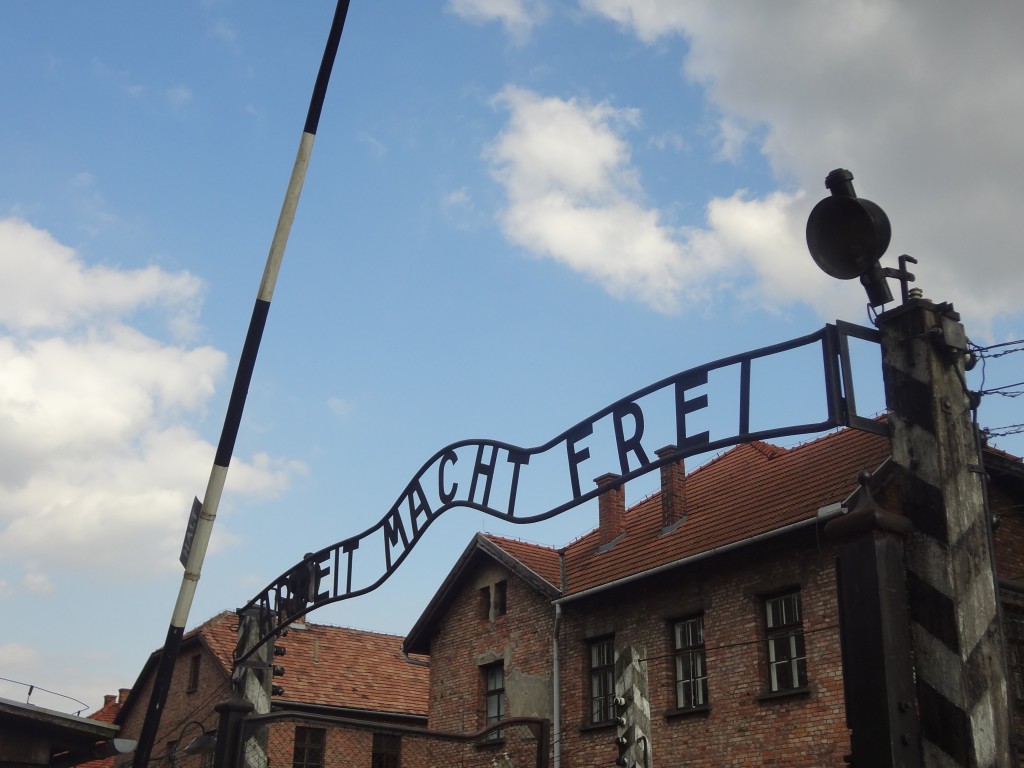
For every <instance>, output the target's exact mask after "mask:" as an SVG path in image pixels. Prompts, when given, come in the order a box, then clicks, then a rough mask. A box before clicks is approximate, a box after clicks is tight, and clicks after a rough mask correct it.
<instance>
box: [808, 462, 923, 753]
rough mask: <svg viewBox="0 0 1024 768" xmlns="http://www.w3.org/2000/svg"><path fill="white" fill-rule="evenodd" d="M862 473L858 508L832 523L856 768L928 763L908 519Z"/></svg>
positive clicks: (828, 528)
mask: <svg viewBox="0 0 1024 768" xmlns="http://www.w3.org/2000/svg"><path fill="white" fill-rule="evenodd" d="M869 482H870V475H869V474H868V473H867V472H866V471H865V472H863V473H862V477H861V485H862V487H861V491H860V493H859V495H858V497H857V501H856V503H855V506H854V507H853V509H851V511H850V512H849V513H848V514H846V515H843V516H841V517H838V518H836V519H835V520H833V521H831V522H830V523H829V524H828V525H827V526H825V532H826V534H827V535H828V536H830V537H831V538H833V539H836V540H837V541H838V542H839V558H838V561H837V563H836V576H837V587H838V592H839V628H840V640H841V645H842V652H843V681H844V689H845V696H846V724H847V726H848V727H849V728H850V732H851V735H850V747H851V751H852V754H853V761H852V763H853V768H860V767H861V766H871V768H921V765H922V763H921V744H920V731H919V726H918V721H917V708H916V707H915V706H914V700H915V698H916V696H915V693H914V669H913V666H912V665H911V663H910V659H911V653H910V622H909V618H908V611H907V597H906V589H905V583H906V568H905V565H904V547H903V540H904V537H905V536H906V535H907V533H908V532H909V531H910V528H911V525H910V522H909V521H908V520H907V518H905V517H903V516H901V515H894V514H892V513H890V512H887V511H886V510H884V509H882V508H881V507H879V506H878V505H877V504H875V502H874V499H873V498H872V494H871V490H870V487H869V485H868V483H869Z"/></svg>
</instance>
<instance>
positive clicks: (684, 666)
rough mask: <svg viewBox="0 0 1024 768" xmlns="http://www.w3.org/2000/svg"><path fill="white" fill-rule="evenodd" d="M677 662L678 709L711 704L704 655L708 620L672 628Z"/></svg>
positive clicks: (686, 621)
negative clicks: (705, 630)
mask: <svg viewBox="0 0 1024 768" xmlns="http://www.w3.org/2000/svg"><path fill="white" fill-rule="evenodd" d="M672 645H673V648H674V650H675V661H676V707H677V708H678V709H694V708H696V707H703V706H705V705H706V704H707V703H708V670H707V663H706V658H705V656H704V617H703V616H693V617H691V618H688V619H683V620H682V621H677V622H675V623H674V624H673V625H672Z"/></svg>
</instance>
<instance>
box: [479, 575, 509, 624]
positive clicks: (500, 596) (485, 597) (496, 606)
mask: <svg viewBox="0 0 1024 768" xmlns="http://www.w3.org/2000/svg"><path fill="white" fill-rule="evenodd" d="M507 612H508V582H507V581H505V580H504V579H502V580H501V581H498V582H495V583H494V584H489V585H488V586H486V587H481V588H480V618H482V619H487V620H488V621H494V620H495V619H496V618H498V617H499V616H504V615H505V614H506V613H507Z"/></svg>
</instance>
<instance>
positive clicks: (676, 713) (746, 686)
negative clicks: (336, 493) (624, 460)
mask: <svg viewBox="0 0 1024 768" xmlns="http://www.w3.org/2000/svg"><path fill="white" fill-rule="evenodd" d="M888 452H889V441H888V440H887V439H886V438H884V437H880V436H877V435H874V434H870V433H867V432H861V431H856V430H843V431H839V432H836V433H833V434H830V435H828V436H826V437H823V438H820V439H818V440H815V441H813V442H809V443H806V444H804V445H801V446H798V447H795V448H790V449H782V448H778V447H775V446H772V445H768V444H766V443H759V442H754V443H748V444H744V445H740V446H738V447H736V448H733V449H732V450H729V451H727V452H726V453H724V454H722V455H720V456H718V457H717V458H715V459H713V460H711V461H710V462H708V463H707V464H705V465H703V466H701V467H700V468H698V469H696V470H695V471H693V472H691V473H690V474H686V473H685V471H684V467H683V465H682V463H681V462H680V463H677V464H670V465H667V466H666V467H664V468H663V469H662V475H661V491H660V492H659V493H655V494H653V495H652V496H650V497H648V498H647V499H644V500H643V501H640V502H639V503H637V504H635V505H633V506H632V507H629V508H627V506H626V503H625V496H624V491H623V490H622V489H613V488H611V487H609V490H608V491H606V492H605V493H603V494H602V495H601V496H600V497H599V525H598V527H597V528H596V529H595V530H593V531H591V532H590V533H587V534H586V535H584V536H582V537H581V538H579V539H577V540H576V541H573V542H572V543H570V544H569V545H568V546H566V547H564V548H561V549H553V548H549V547H543V546H538V545H532V544H526V543H523V542H520V541H514V540H510V539H506V538H501V537H497V536H493V535H487V534H477V535H476V536H475V537H474V538H473V540H472V541H471V542H470V543H469V545H468V547H467V548H466V550H465V551H464V552H463V554H462V555H461V557H460V558H459V559H458V561H457V562H456V564H455V566H454V568H453V569H452V571H451V572H450V573H449V575H448V577H447V579H446V580H445V581H444V583H443V585H442V586H441V588H440V590H439V591H438V592H437V594H436V595H435V596H434V598H433V599H432V600H431V602H430V603H429V605H428V606H427V608H426V610H425V611H424V613H423V614H422V615H421V617H420V618H419V620H418V621H417V622H416V623H415V625H414V626H413V628H412V630H411V631H410V633H409V634H408V636H407V637H406V639H405V643H404V648H405V650H406V651H408V652H414V653H420V654H429V656H430V659H431V668H430V700H429V725H430V727H431V728H446V729H461V730H464V731H472V730H478V729H481V728H483V727H485V726H486V725H488V724H491V723H494V722H496V721H498V720H500V719H502V718H507V717H511V716H516V715H541V716H545V717H550V718H551V719H552V720H553V722H554V729H553V731H554V732H553V748H552V753H553V758H554V759H553V765H554V766H555V768H582V767H583V766H588V767H589V766H599V765H613V764H614V761H615V758H616V757H617V754H618V752H617V749H616V746H615V745H614V743H613V738H614V737H615V735H616V727H615V723H614V719H613V718H614V716H615V714H616V713H615V706H614V702H613V701H612V699H611V696H612V695H613V694H614V693H615V690H614V686H615V678H616V677H617V675H618V674H619V670H616V667H615V665H616V662H617V661H620V662H621V661H622V660H623V659H624V658H626V656H627V653H630V652H632V653H634V654H635V655H636V656H637V657H638V658H640V659H642V660H643V661H644V662H645V663H646V672H647V700H648V701H649V710H650V726H649V734H650V747H651V753H652V756H653V763H654V764H655V765H663V766H666V765H687V766H708V767H709V768H710V766H715V768H724V767H726V766H788V767H790V768H794V767H798V766H806V767H807V768H821V767H822V766H837V767H838V766H842V765H844V764H845V763H844V760H843V756H844V755H846V754H847V753H848V752H849V749H850V738H849V737H850V733H849V731H848V729H847V725H846V719H845V718H846V710H845V701H844V685H843V669H842V659H841V652H840V640H839V612H838V603H837V596H836V595H837V590H836V565H835V564H836V557H837V552H838V549H837V545H836V544H835V543H834V542H833V541H831V540H830V539H829V537H828V536H826V534H825V532H824V527H825V524H826V523H827V522H828V521H830V520H832V519H836V518H838V517H841V516H842V515H844V514H845V513H846V512H847V511H848V510H849V509H851V508H852V507H853V506H854V503H855V502H856V500H857V498H858V494H863V493H866V491H865V490H864V489H863V488H862V487H861V486H859V485H858V481H857V478H858V473H860V472H861V471H863V470H868V471H870V472H872V473H874V474H873V477H872V480H871V486H870V488H871V493H872V494H873V496H874V498H875V499H876V500H877V501H878V502H879V503H880V504H882V505H883V506H884V507H886V508H889V509H891V511H898V510H895V509H892V505H893V503H894V502H893V498H895V494H890V493H888V491H887V488H888V483H889V481H890V480H891V479H892V478H891V475H892V474H893V473H892V472H891V468H890V464H889V462H888V458H889V453H888ZM985 458H986V468H987V470H988V474H989V476H990V483H989V495H990V507H991V510H992V514H993V523H994V524H993V529H994V541H995V548H996V562H997V572H998V575H999V580H1000V587H1001V590H1002V594H1003V605H1004V618H1005V622H1004V623H1005V625H1006V627H1007V629H1008V631H1007V633H1006V637H1007V649H1008V654H1007V655H1008V667H1009V680H1008V682H1009V685H1008V687H1009V689H1010V693H1011V695H1014V694H1015V695H1016V696H1018V697H1019V699H1018V700H1019V701H1021V702H1024V669H1022V665H1024V655H1022V653H1021V651H1022V648H1024V645H1022V633H1021V631H1020V630H1021V629H1022V628H1024V503H1022V501H1024V467H1022V465H1021V463H1020V461H1019V460H1017V459H1015V458H1014V457H1010V456H1008V455H1006V454H1002V453H1000V452H998V451H992V450H987V451H986V457H985ZM613 481H614V478H613V477H611V476H605V477H601V478H597V480H596V482H597V483H598V484H599V485H609V486H610V484H611V483H613ZM854 673H855V671H854ZM1017 711H1018V710H1017V709H1016V708H1014V713H1016V712H1017ZM1016 726H1017V728H1018V729H1019V728H1020V720H1019V718H1017V723H1016ZM501 750H502V740H501V739H500V738H492V739H485V740H483V741H481V742H480V744H479V745H478V747H477V748H476V752H475V755H476V757H475V758H473V759H471V760H470V761H469V762H466V763H465V764H466V765H481V766H484V765H491V764H492V761H495V760H500V758H501ZM641 764H642V762H641Z"/></svg>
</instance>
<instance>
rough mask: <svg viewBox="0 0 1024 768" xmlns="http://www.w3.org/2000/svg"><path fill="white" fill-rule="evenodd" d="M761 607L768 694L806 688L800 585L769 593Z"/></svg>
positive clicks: (797, 690) (805, 649)
mask: <svg viewBox="0 0 1024 768" xmlns="http://www.w3.org/2000/svg"><path fill="white" fill-rule="evenodd" d="M773 609H774V610H773ZM761 610H762V617H763V619H764V632H765V670H766V673H767V674H766V683H767V685H766V687H767V689H768V694H769V695H771V694H786V693H793V692H799V691H806V690H807V644H806V639H805V633H804V625H803V597H802V595H801V592H800V590H799V588H795V589H788V590H785V591H783V592H776V593H775V594H772V595H766V596H765V597H764V598H763V599H762V609H761ZM780 652H781V653H780Z"/></svg>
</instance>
